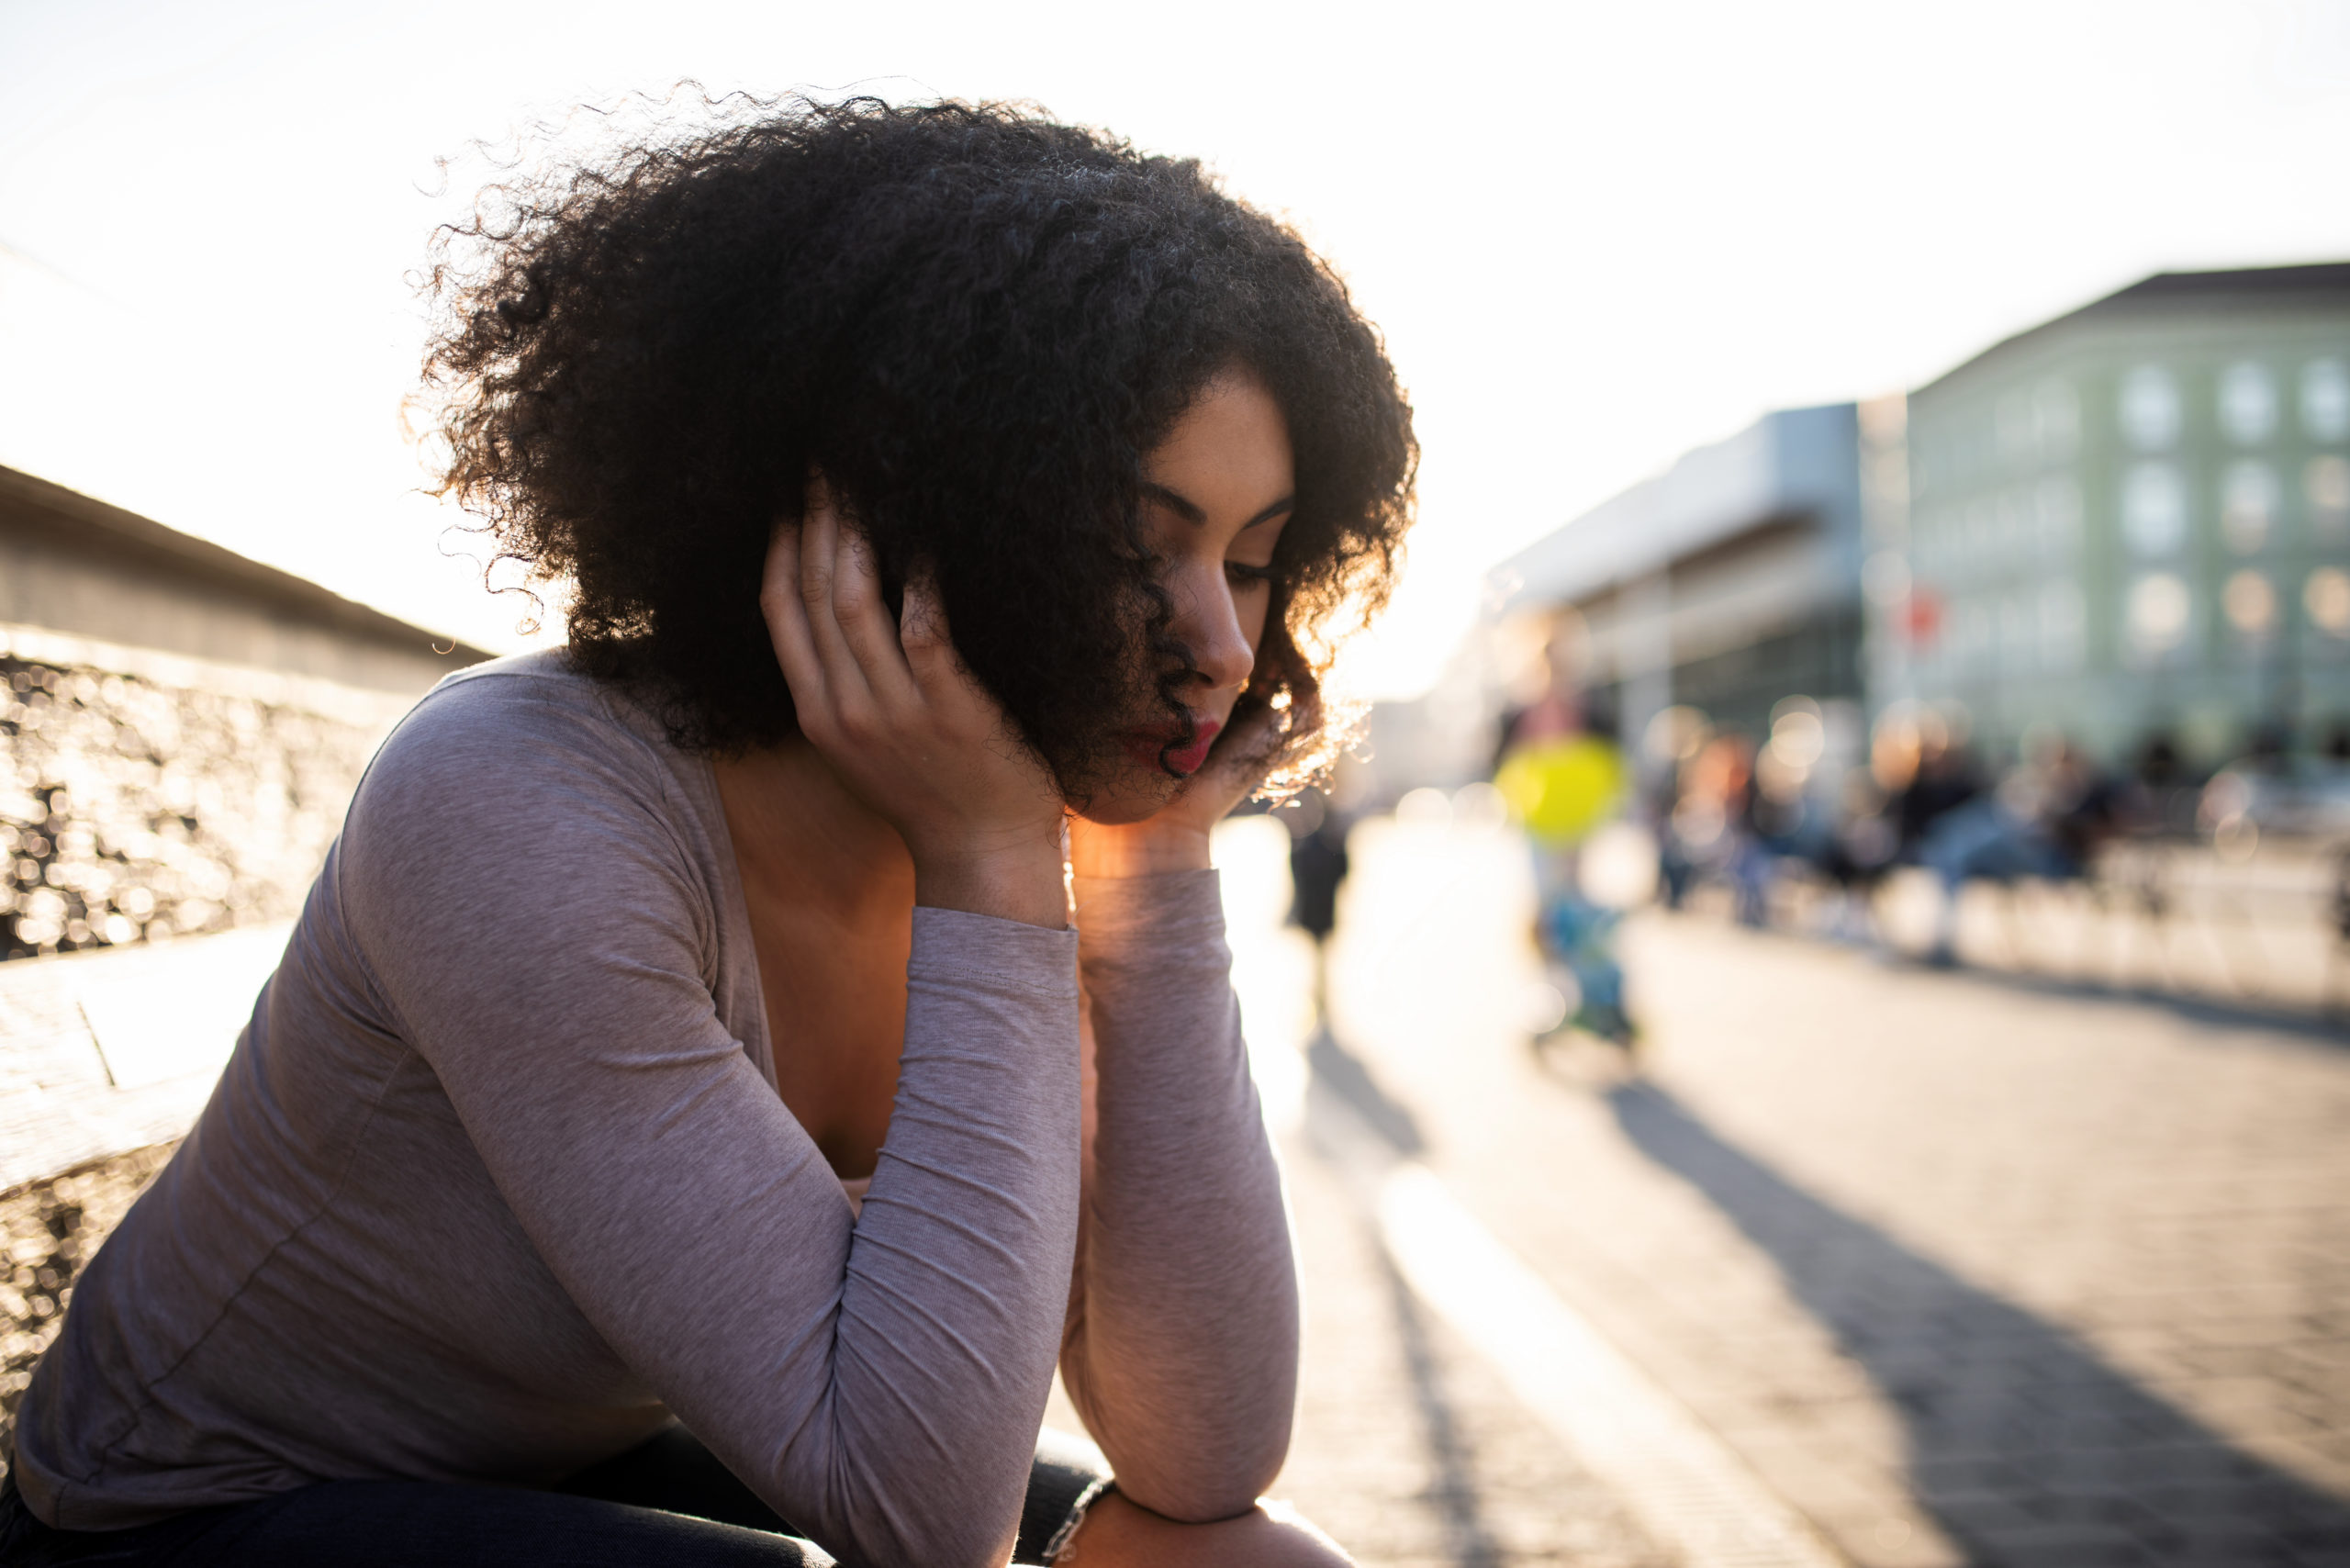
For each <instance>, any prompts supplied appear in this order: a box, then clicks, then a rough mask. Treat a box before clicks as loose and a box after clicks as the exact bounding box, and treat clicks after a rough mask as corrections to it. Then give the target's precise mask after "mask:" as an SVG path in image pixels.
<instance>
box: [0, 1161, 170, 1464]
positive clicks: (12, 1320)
mask: <svg viewBox="0 0 2350 1568" xmlns="http://www.w3.org/2000/svg"><path fill="white" fill-rule="evenodd" d="M178 1147H179V1146H178V1145H177V1144H175V1143H167V1144H162V1145H160V1146H158V1147H156V1148H141V1149H135V1150H133V1151H131V1152H130V1153H129V1154H122V1155H117V1156H116V1157H115V1158H114V1159H105V1160H100V1161H99V1162H98V1163H97V1164H95V1165H89V1166H84V1167H83V1168H82V1169H81V1170H73V1171H69V1172H67V1173H66V1174H64V1175H62V1176H52V1177H50V1179H49V1180H48V1181H46V1182H33V1183H32V1184H31V1185H30V1186H26V1187H19V1188H17V1190H16V1191H14V1192H11V1193H0V1248H5V1249H6V1254H5V1255H0V1462H5V1460H6V1455H7V1454H8V1453H9V1451H10V1450H11V1449H12V1448H13V1447H14V1441H13V1439H14V1437H15V1433H16V1424H17V1404H18V1402H19V1401H21V1400H22V1399H23V1398H24V1396H25V1385H26V1384H27V1383H30V1382H31V1381H32V1375H33V1363H34V1362H35V1361H39V1360H40V1353H41V1352H42V1351H43V1350H47V1349H49V1342H50V1340H51V1339H54V1338H57V1330H58V1327H59V1325H60V1324H62V1322H63V1321H64V1319H65V1303H66V1299H67V1298H68V1297H69V1296H71V1295H72V1294H73V1281H74V1277H75V1276H76V1275H78V1274H80V1273H81V1271H82V1270H83V1269H84V1267H86V1266H87V1265H88V1263H89V1261H90V1260H91V1259H92V1258H94V1257H95V1256H96V1255H97V1251H98V1244H99V1243H100V1242H102V1241H104V1240H105V1239H106V1233H107V1232H108V1231H111V1230H112V1229H114V1227H115V1226H116V1225H117V1224H118V1223H120V1221H121V1219H122V1216H123V1215H124V1214H125V1213H126V1212H128V1211H129V1208H130V1204H131V1201H132V1200H133V1199H135V1198H137V1197H138V1196H139V1194H140V1193H142V1192H144V1191H145V1190H146V1187H147V1183H148V1182H151V1181H153V1180H154V1179H155V1173H156V1172H157V1171H159V1170H162V1168H163V1166H164V1163H165V1162H166V1161H168V1160H169V1159H171V1157H172V1150H173V1149H174V1148H178Z"/></svg>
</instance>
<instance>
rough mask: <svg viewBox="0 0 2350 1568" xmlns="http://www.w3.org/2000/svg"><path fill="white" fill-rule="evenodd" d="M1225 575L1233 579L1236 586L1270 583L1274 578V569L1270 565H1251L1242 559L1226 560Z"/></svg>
mask: <svg viewBox="0 0 2350 1568" xmlns="http://www.w3.org/2000/svg"><path fill="white" fill-rule="evenodd" d="M1224 575H1225V577H1228V578H1230V579H1231V581H1232V583H1233V585H1234V586H1235V587H1248V586H1249V585H1251V584H1254V583H1269V582H1271V581H1272V580H1273V569H1272V568H1271V567H1270V566H1249V565H1248V564H1247V563H1245V562H1241V561H1226V562H1225V564H1224Z"/></svg>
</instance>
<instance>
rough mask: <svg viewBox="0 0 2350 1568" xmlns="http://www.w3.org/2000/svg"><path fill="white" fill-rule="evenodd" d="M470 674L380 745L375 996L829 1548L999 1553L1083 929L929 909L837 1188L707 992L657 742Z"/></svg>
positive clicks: (1012, 1503)
mask: <svg viewBox="0 0 2350 1568" xmlns="http://www.w3.org/2000/svg"><path fill="white" fill-rule="evenodd" d="M481 684H483V685H488V684H491V683H489V682H483V683H481ZM495 684H496V685H497V686H498V687H505V686H508V685H509V682H506V681H502V680H501V681H498V682H496V683H495ZM510 684H518V685H519V684H520V683H510ZM462 690H463V688H459V689H453V690H452V691H451V692H448V693H445V694H443V695H442V696H441V697H438V698H436V699H435V700H433V701H432V702H431V703H428V704H427V705H426V707H425V708H424V709H422V710H420V712H419V714H418V715H417V716H416V717H415V718H412V719H411V720H410V721H409V722H408V724H407V725H406V726H404V727H403V729H402V730H401V732H400V733H399V734H397V735H396V736H395V737H394V739H393V740H392V741H391V742H390V743H389V744H387V745H386V749H385V751H384V752H383V754H382V755H381V756H379V757H378V758H377V760H376V762H375V764H374V766H373V767H371V769H370V771H369V773H368V776H367V778H366V779H365V780H364V783H363V785H362V788H361V790H360V792H359V795H358V797H357V798H356V800H355V801H354V804H353V810H352V813H351V816H350V819H349V822H348V823H347V825H346V828H345V831H344V838H343V845H342V848H341V862H342V866H343V872H344V881H343V901H344V913H345V918H346V920H347V921H348V923H349V924H350V927H351V928H352V930H353V932H354V933H355V934H356V935H358V938H359V941H360V944H361V946H362V949H363V951H364V954H365V957H366V958H367V961H368V963H369V966H370V969H371V970H372V972H373V977H374V980H375V984H376V985H377V987H378V988H379V990H380V991H381V993H382V997H383V1000H384V1002H385V1004H386V1006H387V1007H388V1008H389V1009H390V1010H391V1012H392V1013H393V1014H394V1015H395V1016H396V1017H397V1020H398V1021H399V1024H400V1026H401V1030H402V1033H403V1034H404V1035H405V1036H406V1038H407V1039H408V1042H409V1043H410V1044H411V1045H412V1046H413V1047H414V1048H415V1049H416V1050H418V1051H419V1052H420V1054H421V1055H422V1056H423V1057H424V1058H425V1059H426V1060H427V1061H428V1062H429V1063H430V1065H431V1067H432V1069H433V1070H434V1071H435V1072H436V1073H437V1074H438V1076H439V1078H440V1081H441V1082H442V1085H443V1087H444V1088H445V1090H446V1092H447V1094H448V1096H449V1099H450V1101H451V1102H452V1103H453V1105H454V1106H455V1108H456V1111H457V1114H458V1115H459V1116H460V1117H461V1118H462V1120H463V1122H464V1126H465V1129H466V1132H467V1134H468V1135H469V1136H470V1137H471V1139H472V1141H473V1143H474V1144H475V1146H476V1148H478V1149H479V1151H480V1153H481V1157H482V1159H483V1160H484V1162H485V1163H486V1164H487V1168H488V1170H489V1172H490V1174H491V1176H492V1177H493V1179H494V1180H495V1181H496V1182H497V1183H498V1189H499V1191H500V1192H501V1193H502V1194H503V1195H504V1197H505V1199H506V1201H507V1202H508V1204H510V1205H511V1207H512V1208H513V1211H514V1213H515V1215H517V1216H518V1218H519V1219H520V1222H521V1224H522V1226H523V1227H524V1228H525V1229H526V1230H527V1232H528V1233H529V1235H530V1237H531V1238H532V1242H533V1244H534V1245H535V1246H536V1247H537V1249H538V1250H539V1252H540V1254H541V1255H542V1256H543V1258H544V1259H545V1260H546V1262H547V1264H548V1266H549V1267H550V1268H551V1269H552V1270H553V1271H554V1273H555V1275H556V1276H557V1278H559V1279H560V1280H561V1281H562V1282H563V1284H564V1286H565V1289H566V1290H567V1291H568V1292H569V1293H570V1294H571V1295H572V1297H573V1298H574V1299H575V1300H576V1302H577V1303H578V1304H579V1305H580V1307H581V1309H582V1310H583V1311H584V1312H585V1313H586V1314H587V1316H588V1319H589V1320H590V1321H591V1322H592V1323H594V1325H595V1326H596V1327H597V1329H598V1330H599V1332H600V1333H601V1334H602V1335H603V1336H604V1338H606V1339H607V1341H608V1342H609V1343H610V1345H611V1346H612V1347H613V1349H614V1350H616V1351H617V1352H618V1353H619V1354H620V1355H621V1357H622V1358H623V1359H624V1360H625V1361H628V1363H629V1364H630V1365H631V1366H632V1367H633V1368H634V1369H635V1370H636V1371H637V1372H638V1373H639V1374H640V1375H641V1376H643V1378H644V1379H645V1380H646V1382H647V1383H649V1384H650V1385H651V1387H652V1388H653V1389H654V1390H655V1393H656V1394H658V1395H659V1396H660V1398H661V1399H662V1400H663V1401H664V1402H665V1403H666V1404H667V1405H668V1406H670V1408H671V1409H673V1410H674V1411H676V1413H677V1415H678V1417H680V1418H682V1419H683V1420H684V1421H685V1422H686V1423H687V1425H688V1426H689V1427H690V1428H692V1429H693V1430H694V1432H695V1433H696V1435H698V1436H699V1437H700V1438H701V1439H703V1440H704V1441H705V1442H706V1443H708V1444H709V1446H710V1447H711V1450H712V1451H714V1452H715V1453H716V1454H718V1456H719V1457H720V1458H721V1459H722V1460H723V1461H724V1462H725V1463H726V1465H727V1467H728V1468H729V1469H731V1470H733V1472H734V1473H736V1474H738V1475H740V1476H741V1477H743V1478H744V1481H745V1482H746V1483H748V1484H750V1485H751V1486H752V1487H753V1488H754V1489H755V1490H756V1491H757V1492H758V1493H759V1495H761V1496H762V1497H764V1498H765V1499H766V1500H767V1502H768V1503H769V1504H770V1505H771V1506H774V1507H775V1508H776V1509H777V1511H778V1512H779V1513H780V1514H782V1515H783V1517H785V1518H789V1519H790V1520H791V1521H792V1522H793V1523H794V1524H795V1525H796V1526H797V1527H798V1528H800V1529H803V1530H805V1531H807V1532H808V1533H809V1534H810V1535H811V1537H812V1538H813V1539H814V1540H816V1541H817V1543H818V1544H819V1545H821V1546H822V1547H824V1548H825V1549H826V1550H827V1551H831V1552H833V1553H834V1555H836V1556H837V1557H839V1558H840V1559H842V1560H843V1561H844V1562H849V1563H873V1564H890V1565H892V1568H895V1565H898V1564H904V1563H922V1564H924V1565H925V1568H928V1565H932V1564H937V1565H942V1568H946V1565H960V1564H972V1565H978V1564H987V1565H989V1568H996V1565H999V1564H1001V1563H1002V1562H1003V1561H1004V1559H1005V1558H1006V1556H1007V1555H1008V1554H1009V1551H1010V1547H1011V1542H1012V1540H1013V1534H1014V1533H1015V1530H1016V1527H1017V1523H1018V1516H1019V1511H1020V1505H1021V1500H1022V1495H1023V1491H1024V1485H1025V1482H1026V1478H1027V1474H1028V1469H1029V1464H1030V1461H1031V1456H1032V1455H1033V1453H1034V1450H1035V1434H1036V1428H1037V1425H1038V1423H1039V1421H1040V1420H1041V1419H1042V1416H1043V1412H1044V1407H1045V1402H1046V1397H1047V1394H1048V1393H1049V1390H1050V1386H1051V1380H1052V1371H1053V1362H1054V1358H1055V1354H1056V1351H1057V1347H1058V1343H1059V1338H1060V1332H1061V1328H1062V1324H1063V1315H1064V1310H1065V1306H1066V1303H1067V1300H1068V1294H1069V1267H1070V1259H1071V1255H1072V1252H1073V1249H1074V1246H1075V1234H1076V1224H1077V1204H1078V1183H1079V1173H1078V1148H1079V1116H1080V1104H1079V1086H1078V1060H1077V1056H1078V1045H1077V1037H1078V1029H1077V1000H1076V972H1075V971H1076V962H1075V960H1076V953H1075V944H1076V936H1075V934H1074V933H1072V932H1069V931H1048V930H1044V929H1041V928H1037V927H1034V926H1028V925H1024V924H1018V923H1015V922H1012V921H1002V920H992V919H989V918H987V917H985V916H980V915H973V914H967V913H955V912H949V911H941V910H929V909H924V910H918V911H916V912H915V918H914V931H913V953H912V962H911V964H910V965H909V968H908V998H907V1008H906V1033H905V1052H904V1058H903V1061H902V1065H901V1069H900V1076H899V1087H898V1092H897V1098H896V1102H895V1108H894V1110H893V1112H892V1114H891V1119H890V1132H889V1137H888V1141H887V1143H886V1145H885V1147H884V1148H883V1149H882V1151H881V1159H880V1165H879V1169H878V1170H877V1172H876V1174H875V1176H874V1180H873V1184H872V1187H871V1190H870V1192H869V1193H868V1196H867V1202H866V1204H865V1208H864V1213H863V1216H862V1218H861V1219H856V1220H852V1217H851V1215H850V1212H849V1208H848V1205H847V1204H845V1203H844V1202H843V1201H842V1196H841V1190H840V1186H839V1184H838V1182H837V1181H836V1180H835V1178H834V1175H833V1173H832V1171H831V1170H830V1169H829V1168H828V1167H827V1166H826V1164H825V1162H824V1160H823V1159H822V1157H821V1156H820V1155H819V1154H818V1152H817V1150H816V1148H815V1147H814V1145H813V1144H812V1143H811V1140H810V1138H809V1137H808V1136H807V1135H806V1133H805V1132H803V1131H802V1130H801V1129H800V1126H799V1125H798V1124H797V1123H796V1122H795V1121H794V1120H793V1119H792V1117H791V1114H790V1113H789V1111H788V1110H787V1109H786V1108H785V1107H784V1105H783V1103H782V1102H781V1101H780V1100H779V1099H778V1097H777V1094H776V1092H775V1091H774V1090H773V1089H772V1088H770V1087H769V1086H768V1084H767V1081H766V1080H765V1079H763V1078H762V1077H761V1076H760V1075H759V1073H758V1071H757V1070H756V1069H755V1067H754V1066H753V1065H752V1063H751V1061H750V1060H749V1058H747V1056H746V1055H745V1053H744V1048H743V1047H742V1044H741V1043H740V1042H739V1041H737V1040H735V1039H734V1038H733V1037H731V1036H729V1035H728V1033H727V1031H726V1030H725V1028H724V1027H723V1026H722V1025H721V1023H720V1021H719V1018H718V1016H717V1013H716V1009H715V1006H714V1004H713V1002H712V1000H711V981H710V980H709V979H708V978H707V976H708V974H709V972H710V969H709V966H708V964H707V962H706V958H707V955H708V954H709V952H710V950H711V944H712V942H713V940H714V931H715V928H716V919H717V917H716V913H715V912H714V911H713V909H712V908H711V894H710V892H709V891H708V883H707V880H706V879H704V878H702V877H700V876H699V875H697V874H696V872H695V870H694V867H693V863H692V859H691V857H689V856H688V853H687V852H686V850H685V848H684V846H683V840H682V839H681V838H680V836H679V834H678V831H677V822H678V820H679V819H678V815H677V809H676V807H675V802H673V801H668V800H667V799H666V798H665V794H664V791H665V790H666V789H667V788H669V786H668V784H667V775H666V770H665V769H664V768H663V767H662V766H661V765H660V763H659V761H658V759H657V758H655V757H654V756H652V755H651V753H650V750H649V748H648V747H647V746H646V745H644V743H643V742H641V741H638V740H636V739H635V738H634V737H632V736H631V735H629V734H626V733H625V732H622V731H620V730H618V729H617V728H616V727H615V726H613V725H610V724H609V723H607V722H601V721H599V719H598V718H597V717H596V716H594V715H592V714H583V713H576V712H572V711H565V710H563V709H561V708H559V707H557V706H556V705H554V704H551V703H548V704H534V703H532V702H530V701H528V700H522V699H517V698H514V697H512V696H509V695H506V694H504V693H498V694H496V695H495V696H493V697H492V698H489V699H487V700H483V699H476V700H474V701H472V702H471V703H470V704H466V705H460V704H457V703H453V702H450V701H449V698H450V697H453V696H456V695H458V693H459V692H460V691H462ZM442 704H446V705H447V707H448V708H449V709H451V710H454V711H444V712H442V713H439V714H435V713H433V711H432V710H433V709H434V708H435V707H438V706H442ZM789 1048H790V1042H789V1040H788V1039H784V1040H778V1042H777V1049H778V1052H781V1051H784V1050H788V1049H789Z"/></svg>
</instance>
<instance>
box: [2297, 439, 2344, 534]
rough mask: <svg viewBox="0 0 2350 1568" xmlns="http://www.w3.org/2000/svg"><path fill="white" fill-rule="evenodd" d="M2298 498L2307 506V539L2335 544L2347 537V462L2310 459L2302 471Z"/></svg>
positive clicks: (2322, 458)
mask: <svg viewBox="0 0 2350 1568" xmlns="http://www.w3.org/2000/svg"><path fill="white" fill-rule="evenodd" d="M2301 494H2302V495H2303V496H2304V497H2306V498H2308V500H2309V503H2310V536H2311V538H2313V539H2322V540H2326V541H2329V542H2330V541H2334V540H2339V539H2342V538H2344V536H2350V458H2343V457H2336V456H2333V454H2327V455H2325V456H2323V457H2312V458H2311V459H2310V462H2309V466H2308V467H2306V468H2304V469H2302V470H2301Z"/></svg>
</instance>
